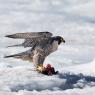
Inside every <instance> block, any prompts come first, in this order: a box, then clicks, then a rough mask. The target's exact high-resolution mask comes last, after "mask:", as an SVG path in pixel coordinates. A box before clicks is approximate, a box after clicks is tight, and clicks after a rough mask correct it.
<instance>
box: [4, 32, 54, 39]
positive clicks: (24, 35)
mask: <svg viewBox="0 0 95 95" xmlns="http://www.w3.org/2000/svg"><path fill="white" fill-rule="evenodd" d="M51 36H52V33H50V32H27V33H16V34H12V35H6V36H5V37H9V38H14V39H31V38H37V37H44V38H45V37H51Z"/></svg>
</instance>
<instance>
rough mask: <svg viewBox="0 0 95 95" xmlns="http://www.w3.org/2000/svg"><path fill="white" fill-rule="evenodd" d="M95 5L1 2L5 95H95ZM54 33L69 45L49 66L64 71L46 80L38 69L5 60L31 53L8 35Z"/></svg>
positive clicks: (62, 0) (82, 1) (0, 83)
mask: <svg viewBox="0 0 95 95" xmlns="http://www.w3.org/2000/svg"><path fill="white" fill-rule="evenodd" d="M94 9H95V0H0V95H95V93H94V91H95V52H94V51H95V10H94ZM38 31H39V32H40V31H50V32H52V33H53V34H54V35H61V36H63V37H64V39H65V40H66V43H65V44H62V45H60V46H59V49H58V51H56V52H55V53H53V54H51V55H50V56H49V57H47V59H46V60H45V65H46V64H48V63H50V64H52V66H54V67H55V69H56V70H58V71H59V74H58V75H54V76H47V75H42V74H39V73H37V72H35V71H34V69H33V64H32V63H30V62H28V61H25V62H24V61H22V60H19V59H14V58H10V59H4V58H3V57H4V56H5V55H10V54H14V53H18V52H22V51H25V50H28V49H29V48H22V47H13V48H7V46H9V45H13V44H20V43H21V42H23V40H17V39H15V40H13V39H8V38H5V37H4V36H5V35H7V34H13V33H17V32H18V33H20V32H38Z"/></svg>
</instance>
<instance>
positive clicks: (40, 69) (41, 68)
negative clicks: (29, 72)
mask: <svg viewBox="0 0 95 95" xmlns="http://www.w3.org/2000/svg"><path fill="white" fill-rule="evenodd" d="M36 70H37V71H38V72H40V73H42V72H43V71H44V66H42V65H41V66H37V68H36Z"/></svg>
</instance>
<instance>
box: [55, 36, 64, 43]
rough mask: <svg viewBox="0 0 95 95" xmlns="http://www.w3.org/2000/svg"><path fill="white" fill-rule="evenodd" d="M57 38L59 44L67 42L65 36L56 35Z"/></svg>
mask: <svg viewBox="0 0 95 95" xmlns="http://www.w3.org/2000/svg"><path fill="white" fill-rule="evenodd" d="M55 40H56V41H58V44H59V45H60V44H61V43H62V42H63V43H65V40H64V38H63V37H61V36H56V37H55Z"/></svg>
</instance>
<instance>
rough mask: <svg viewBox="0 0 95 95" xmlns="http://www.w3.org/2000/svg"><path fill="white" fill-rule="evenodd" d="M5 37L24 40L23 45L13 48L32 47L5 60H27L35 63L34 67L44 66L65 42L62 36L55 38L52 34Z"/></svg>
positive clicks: (29, 33) (27, 33) (38, 33)
mask: <svg viewBox="0 0 95 95" xmlns="http://www.w3.org/2000/svg"><path fill="white" fill-rule="evenodd" d="M5 37H8V38H13V39H24V42H23V43H22V44H18V45H13V46H23V47H25V48H26V47H31V48H30V49H29V50H27V51H24V52H21V53H18V54H13V55H8V56H5V57H4V58H10V57H14V58H17V59H22V60H27V61H30V62H32V63H34V66H35V67H36V68H37V67H38V66H43V63H44V61H45V59H46V57H47V56H48V55H50V54H51V53H53V52H55V51H56V50H57V49H58V46H59V45H60V44H61V43H62V42H63V43H65V40H64V38H63V37H61V36H53V34H52V33H51V32H48V31H45V32H26V33H16V34H11V35H6V36H5ZM13 46H9V47H13Z"/></svg>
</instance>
